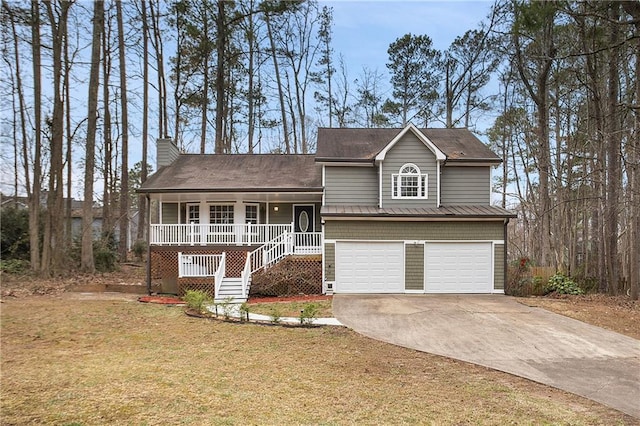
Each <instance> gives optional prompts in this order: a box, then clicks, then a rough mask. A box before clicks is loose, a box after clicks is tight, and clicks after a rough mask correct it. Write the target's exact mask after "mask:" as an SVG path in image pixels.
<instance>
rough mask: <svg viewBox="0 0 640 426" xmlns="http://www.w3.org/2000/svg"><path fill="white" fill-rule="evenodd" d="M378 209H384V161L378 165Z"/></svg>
mask: <svg viewBox="0 0 640 426" xmlns="http://www.w3.org/2000/svg"><path fill="white" fill-rule="evenodd" d="M378 208H379V209H381V208H382V161H380V162H379V163H378Z"/></svg>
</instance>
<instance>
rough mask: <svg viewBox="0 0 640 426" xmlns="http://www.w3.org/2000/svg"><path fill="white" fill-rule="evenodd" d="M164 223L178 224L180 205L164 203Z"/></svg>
mask: <svg viewBox="0 0 640 426" xmlns="http://www.w3.org/2000/svg"><path fill="white" fill-rule="evenodd" d="M162 223H167V224H176V223H178V203H162Z"/></svg>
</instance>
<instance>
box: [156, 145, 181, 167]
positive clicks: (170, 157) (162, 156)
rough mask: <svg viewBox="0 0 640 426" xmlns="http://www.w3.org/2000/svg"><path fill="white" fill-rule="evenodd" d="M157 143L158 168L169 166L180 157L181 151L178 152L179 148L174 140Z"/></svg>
mask: <svg viewBox="0 0 640 426" xmlns="http://www.w3.org/2000/svg"><path fill="white" fill-rule="evenodd" d="M156 143H157V145H156V148H157V151H156V161H157V163H158V164H157V166H158V168H160V167H162V166H168V165H169V164H171V163H173V162H174V161H175V160H176V159H177V158H178V156H179V155H180V151H179V150H178V147H177V146H176V145H175V143H174V142H173V140H171V139H158V140H157V142H156Z"/></svg>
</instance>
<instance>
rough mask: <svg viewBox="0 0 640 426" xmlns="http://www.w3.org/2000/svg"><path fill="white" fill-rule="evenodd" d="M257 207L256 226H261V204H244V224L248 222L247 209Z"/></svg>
mask: <svg viewBox="0 0 640 426" xmlns="http://www.w3.org/2000/svg"><path fill="white" fill-rule="evenodd" d="M249 206H251V207H255V208H256V215H257V217H256V225H260V204H259V203H245V204H244V223H248V222H247V207H249Z"/></svg>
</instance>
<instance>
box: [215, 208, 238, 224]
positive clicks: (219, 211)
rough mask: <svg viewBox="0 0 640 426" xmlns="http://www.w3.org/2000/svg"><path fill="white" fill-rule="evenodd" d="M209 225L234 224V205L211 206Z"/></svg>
mask: <svg viewBox="0 0 640 426" xmlns="http://www.w3.org/2000/svg"><path fill="white" fill-rule="evenodd" d="M209 223H212V224H217V225H219V224H232V223H233V205H229V206H225V205H220V206H209Z"/></svg>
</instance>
